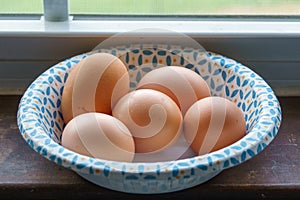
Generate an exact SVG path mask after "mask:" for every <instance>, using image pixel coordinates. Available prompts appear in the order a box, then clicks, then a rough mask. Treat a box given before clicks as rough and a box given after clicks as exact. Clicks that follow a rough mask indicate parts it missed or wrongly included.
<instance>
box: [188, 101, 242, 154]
mask: <svg viewBox="0 0 300 200" xmlns="http://www.w3.org/2000/svg"><path fill="white" fill-rule="evenodd" d="M183 133H184V136H185V138H186V140H187V142H188V143H189V144H190V147H191V149H192V150H193V151H195V152H196V153H197V154H198V155H202V154H206V153H210V152H213V151H216V150H219V149H221V148H223V147H226V146H228V145H230V144H233V143H234V142H236V141H238V140H239V139H241V138H242V137H244V136H245V134H246V122H245V119H244V114H243V112H242V111H241V109H239V107H237V105H236V104H234V103H233V102H232V101H230V100H228V99H226V98H224V97H217V96H212V97H206V98H203V99H201V100H199V101H197V102H195V103H194V104H193V105H192V106H191V107H190V108H189V109H188V110H187V112H186V114H185V116H184V120H183Z"/></svg>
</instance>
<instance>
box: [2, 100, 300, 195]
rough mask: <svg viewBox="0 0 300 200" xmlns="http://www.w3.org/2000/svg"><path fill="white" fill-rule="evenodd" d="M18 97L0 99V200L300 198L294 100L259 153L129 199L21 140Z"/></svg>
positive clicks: (298, 112)
mask: <svg viewBox="0 0 300 200" xmlns="http://www.w3.org/2000/svg"><path fill="white" fill-rule="evenodd" d="M20 98H21V96H7V95H6V96H0V110H1V113H0V117H1V118H0V130H1V131H0V138H1V140H0V152H1V153H0V162H1V165H0V195H1V199H3V198H4V199H6V198H7V199H49V198H51V199H63V198H64V199H83V198H87V199H89V198H90V199H172V198H173V197H174V198H175V199H176V198H177V199H182V198H186V199H189V200H192V199H202V197H203V198H204V199H221V198H222V199H223V198H230V199H297V198H299V195H300V181H299V176H300V170H299V162H300V157H299V153H300V149H299V145H300V140H299V139H297V138H299V136H300V134H299V133H300V129H299V120H300V106H299V100H300V98H299V97H294V98H291V97H281V98H279V102H280V104H281V108H282V122H283V123H282V125H281V127H280V129H279V131H278V133H277V136H276V137H275V139H274V141H272V142H271V143H270V144H269V145H268V146H267V147H266V149H265V150H263V151H262V152H261V153H260V154H258V155H257V156H255V157H253V158H252V159H250V160H249V161H247V162H245V163H242V164H240V165H238V166H235V167H232V168H230V169H227V170H224V171H223V172H222V173H220V174H219V175H217V176H216V177H214V178H213V179H211V180H209V181H207V182H205V183H203V184H200V185H197V186H195V187H192V188H189V189H186V190H182V191H178V192H174V193H166V194H157V195H134V194H126V193H122V192H116V191H112V190H109V189H105V188H103V187H100V186H97V185H95V184H92V183H90V182H88V181H86V180H84V179H83V178H81V177H79V176H78V175H77V174H76V173H75V172H73V171H71V170H68V169H67V168H64V167H61V166H59V165H57V164H55V163H54V162H51V161H49V160H47V159H45V158H44V157H42V156H41V155H39V154H38V153H37V152H35V151H34V150H33V149H31V148H30V146H29V145H28V144H27V143H26V142H25V140H24V139H23V138H22V136H21V134H20V132H19V130H18V127H17V122H16V111H17V108H18V102H19V100H20Z"/></svg>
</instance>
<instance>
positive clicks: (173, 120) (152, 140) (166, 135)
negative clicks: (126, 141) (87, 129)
mask: <svg viewBox="0 0 300 200" xmlns="http://www.w3.org/2000/svg"><path fill="white" fill-rule="evenodd" d="M112 115H113V116H114V117H116V118H117V119H119V120H120V121H122V122H123V123H124V124H125V125H126V126H127V127H128V129H129V130H130V132H131V133H132V135H133V137H134V141H135V148H136V152H137V153H149V152H157V151H161V150H163V149H165V148H167V147H168V146H170V145H171V144H172V143H174V142H175V141H176V140H177V139H178V137H179V134H180V131H181V127H182V115H181V112H180V109H179V107H178V106H177V105H176V103H175V102H174V101H173V100H172V99H171V98H170V97H168V96H167V95H165V94H164V93H161V92H159V91H156V90H151V89H140V90H134V91H132V92H130V93H128V94H126V95H125V96H123V97H122V98H121V99H120V100H119V101H118V103H117V104H116V106H115V107H114V108H113V111H112Z"/></svg>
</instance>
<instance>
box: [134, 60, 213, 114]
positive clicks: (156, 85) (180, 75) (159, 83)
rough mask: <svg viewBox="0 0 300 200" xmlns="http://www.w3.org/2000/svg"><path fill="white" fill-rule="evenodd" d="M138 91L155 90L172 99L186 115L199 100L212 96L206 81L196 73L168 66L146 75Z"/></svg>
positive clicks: (139, 84) (183, 68) (138, 86)
mask: <svg viewBox="0 0 300 200" xmlns="http://www.w3.org/2000/svg"><path fill="white" fill-rule="evenodd" d="M137 89H154V90H157V91H160V92H163V93H165V94H166V95H168V96H169V97H171V98H172V99H173V100H174V101H175V102H176V103H177V105H178V106H179V108H180V109H181V111H182V114H183V115H184V114H185V113H186V111H187V109H188V108H189V107H190V106H191V105H192V104H193V103H195V102H196V101H197V100H200V99H202V98H205V97H208V96H210V95H211V94H210V89H209V87H208V85H207V83H206V82H205V80H204V79H203V78H202V77H201V76H200V75H199V74H197V73H196V72H194V71H192V70H190V69H188V68H185V67H180V66H166V67H161V68H157V69H154V70H152V71H150V72H148V73H147V74H145V75H144V76H143V77H142V79H141V80H140V82H139V83H138V85H137Z"/></svg>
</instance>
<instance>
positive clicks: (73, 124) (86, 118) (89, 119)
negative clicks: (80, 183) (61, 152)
mask: <svg viewBox="0 0 300 200" xmlns="http://www.w3.org/2000/svg"><path fill="white" fill-rule="evenodd" d="M61 143H62V146H64V147H65V148H67V149H69V150H71V151H74V152H77V153H79V154H82V155H86V156H89V157H94V158H100V159H106V160H113V161H124V162H131V161H132V160H133V158H134V152H135V147H134V141H133V138H132V135H131V133H130V132H129V130H128V128H127V127H126V126H125V125H124V124H123V123H122V122H121V121H119V120H118V119H116V118H114V117H112V116H111V115H107V114H103V113H92V112H90V113H85V114H81V115H77V116H76V117H74V118H73V119H72V120H71V121H70V122H69V123H68V124H67V125H66V127H65V128H64V130H63V133H62V139H61Z"/></svg>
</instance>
